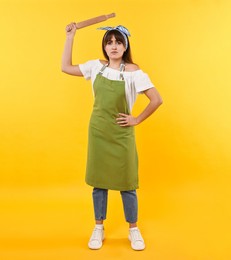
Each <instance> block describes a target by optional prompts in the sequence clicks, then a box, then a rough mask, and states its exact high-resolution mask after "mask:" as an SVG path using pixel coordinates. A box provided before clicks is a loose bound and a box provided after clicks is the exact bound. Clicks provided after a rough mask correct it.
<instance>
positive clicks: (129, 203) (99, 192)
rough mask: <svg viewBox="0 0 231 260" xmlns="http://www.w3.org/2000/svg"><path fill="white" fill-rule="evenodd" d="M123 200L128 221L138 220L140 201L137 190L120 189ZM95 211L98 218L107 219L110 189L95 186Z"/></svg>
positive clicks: (93, 195) (93, 194)
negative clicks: (138, 200)
mask: <svg viewBox="0 0 231 260" xmlns="http://www.w3.org/2000/svg"><path fill="white" fill-rule="evenodd" d="M120 194H121V196H122V200H123V207H124V215H125V218H126V221H127V222H128V223H135V222H137V215H138V203H137V195H136V190H131V191H120ZM92 197H93V203H94V212H95V219H96V220H105V219H106V215H107V198H108V190H106V189H98V188H94V189H93V193H92Z"/></svg>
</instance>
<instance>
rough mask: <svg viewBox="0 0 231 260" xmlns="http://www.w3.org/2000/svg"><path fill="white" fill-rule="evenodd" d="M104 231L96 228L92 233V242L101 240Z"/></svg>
mask: <svg viewBox="0 0 231 260" xmlns="http://www.w3.org/2000/svg"><path fill="white" fill-rule="evenodd" d="M101 234H102V230H101V229H100V228H95V229H94V230H93V233H92V237H91V240H101V239H102V237H101Z"/></svg>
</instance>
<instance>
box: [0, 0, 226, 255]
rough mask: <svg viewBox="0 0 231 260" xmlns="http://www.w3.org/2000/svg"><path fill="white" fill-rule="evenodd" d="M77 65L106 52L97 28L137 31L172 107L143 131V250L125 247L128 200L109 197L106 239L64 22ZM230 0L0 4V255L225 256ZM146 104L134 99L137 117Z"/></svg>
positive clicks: (144, 60) (147, 66)
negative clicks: (95, 242)
mask: <svg viewBox="0 0 231 260" xmlns="http://www.w3.org/2000/svg"><path fill="white" fill-rule="evenodd" d="M111 12H115V13H116V14H117V16H116V18H114V19H111V20H108V21H105V22H103V23H101V24H100V25H93V26H91V27H87V28H85V29H82V30H79V31H78V32H77V35H76V39H75V44H74V54H73V61H74V63H82V62H85V61H87V60H89V59H96V58H102V54H101V38H102V35H103V32H101V31H97V30H96V28H97V27H98V26H104V25H105V26H106V25H109V26H115V25H119V24H123V25H125V26H126V27H128V28H129V30H130V32H131V34H132V37H131V39H130V41H131V46H132V52H133V58H134V61H135V62H136V63H138V64H139V65H140V67H141V68H142V69H143V70H144V71H145V72H147V73H148V74H149V76H150V78H151V80H152V81H153V83H154V84H155V85H156V87H157V89H158V90H159V92H160V94H161V96H162V97H163V100H164V104H163V105H162V106H161V107H160V109H159V110H158V111H157V112H156V113H155V114H154V115H153V116H152V117H150V118H149V119H148V120H147V121H145V122H144V123H143V124H141V125H139V126H138V127H137V128H136V134H137V145H138V150H139V160H140V169H139V170H140V189H139V191H138V195H139V227H140V229H141V230H142V233H143V236H144V238H145V240H146V245H147V248H146V250H145V251H143V252H134V251H132V250H131V249H130V245H129V242H128V240H127V234H128V230H127V228H128V227H127V224H126V223H125V220H124V216H123V210H122V202H121V198H120V195H119V193H118V192H114V191H111V192H110V193H109V205H108V220H107V222H106V223H105V228H106V240H105V244H104V247H103V248H102V249H101V250H100V251H90V250H89V249H88V248H87V242H88V239H89V236H90V234H91V231H92V229H93V226H94V221H93V209H92V201H91V187H88V186H87V185H86V184H85V183H84V174H85V161H86V146H87V127H88V120H89V116H90V113H91V108H92V103H93V98H92V91H91V86H90V82H87V81H85V80H84V79H83V78H77V77H71V76H68V75H65V74H63V73H61V70H60V67H61V66H60V64H61V56H62V51H63V46H64V41H65V32H64V29H65V26H66V24H68V23H69V22H71V21H81V20H85V19H88V18H91V17H94V16H98V15H101V14H108V13H111ZM230 24H231V2H230V1H228V0H172V1H171V0H153V1H151V0H143V1H136V0H117V1H109V0H108V1H106V0H98V1H95V0H88V1H82V0H75V1H73V0H70V1H61V0H40V1H35V0H30V1H29V0H0V32H1V40H0V86H1V88H0V138H1V139H0V202H1V205H0V258H1V259H2V260H8V259H12V260H17V259H22V260H27V259H31V260H37V259H49V260H52V259H55V260H59V259H62V260H64V259H65V260H73V259H84V258H85V259H86V258H90V257H92V259H128V258H129V259H130V258H131V259H138V258H139V259H140V258H143V259H158V260H162V259H164V260H191V259H192V260H194V259H201V260H213V259H217V260H228V259H231V251H230V244H231V243H230V242H231V238H230V233H231V228H230V217H231V209H230V195H231V191H230V180H231V178H230V172H231V138H230V132H231V131H230V130H231V116H230V113H231V105H230V103H231V102H230V100H231V79H230V67H231V64H230V63H231V62H230V60H231V48H230V46H231V26H230ZM146 104H147V98H145V96H139V97H138V100H137V103H136V105H135V107H134V115H137V114H138V113H139V112H140V111H142V109H143V108H144V107H145V106H146Z"/></svg>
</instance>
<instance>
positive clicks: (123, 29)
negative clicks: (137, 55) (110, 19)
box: [97, 25, 131, 49]
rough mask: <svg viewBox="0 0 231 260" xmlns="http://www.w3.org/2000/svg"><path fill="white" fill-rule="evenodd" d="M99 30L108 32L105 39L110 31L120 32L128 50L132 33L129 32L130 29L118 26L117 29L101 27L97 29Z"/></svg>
mask: <svg viewBox="0 0 231 260" xmlns="http://www.w3.org/2000/svg"><path fill="white" fill-rule="evenodd" d="M97 29H98V30H106V31H107V32H106V33H105V35H104V37H106V35H107V33H108V32H109V31H112V30H116V31H118V32H120V33H121V34H122V36H123V38H124V40H125V45H126V46H125V48H126V49H127V48H128V39H127V37H128V36H131V34H130V32H129V31H128V29H127V28H126V27H124V26H123V25H118V26H116V27H110V26H105V27H99V28H97Z"/></svg>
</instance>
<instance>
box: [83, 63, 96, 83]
mask: <svg viewBox="0 0 231 260" xmlns="http://www.w3.org/2000/svg"><path fill="white" fill-rule="evenodd" d="M95 66H97V60H90V61H87V62H85V63H83V64H79V68H80V70H81V72H82V74H83V76H84V78H85V79H86V80H89V79H91V77H92V72H93V69H94V68H95Z"/></svg>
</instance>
